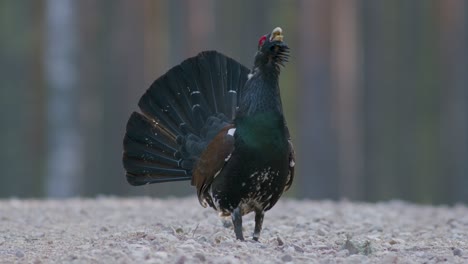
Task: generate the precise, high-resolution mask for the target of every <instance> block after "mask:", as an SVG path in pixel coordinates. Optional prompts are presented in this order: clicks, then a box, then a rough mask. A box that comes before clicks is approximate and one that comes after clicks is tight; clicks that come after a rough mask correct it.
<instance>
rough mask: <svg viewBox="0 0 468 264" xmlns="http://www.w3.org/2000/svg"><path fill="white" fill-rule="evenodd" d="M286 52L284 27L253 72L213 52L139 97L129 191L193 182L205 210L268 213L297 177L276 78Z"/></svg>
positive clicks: (131, 132)
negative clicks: (134, 186)
mask: <svg viewBox="0 0 468 264" xmlns="http://www.w3.org/2000/svg"><path fill="white" fill-rule="evenodd" d="M288 55H289V48H288V46H287V45H286V43H284V42H283V35H282V30H281V28H275V29H274V30H273V31H272V32H271V33H270V34H268V35H265V36H262V37H261V38H260V40H259V43H258V50H257V53H256V55H255V59H254V65H253V68H252V69H251V70H249V69H247V68H246V67H245V66H243V65H242V64H240V63H238V62H236V61H235V60H233V59H231V58H229V57H227V56H224V55H223V54H221V53H218V52H216V51H205V52H202V53H200V54H198V55H197V56H195V57H193V58H189V59H187V60H185V61H183V62H182V63H181V64H179V65H177V66H175V67H174V68H172V69H170V70H169V71H168V72H167V73H166V74H164V75H163V76H161V77H160V78H158V79H157V80H156V81H155V82H154V83H153V84H152V85H151V86H150V88H149V89H148V90H147V91H146V93H145V94H144V95H143V96H142V97H141V99H140V101H139V104H138V105H139V107H140V109H141V112H142V113H138V112H134V113H133V114H132V115H131V116H130V119H129V120H128V123H127V131H126V134H125V138H124V153H123V164H124V167H125V170H126V171H127V174H126V176H127V180H128V182H129V183H130V184H132V185H143V184H149V183H160V182H168V181H181V180H190V181H191V183H192V185H194V186H195V187H196V189H197V195H198V199H199V201H200V203H201V205H202V206H203V207H206V206H210V207H212V208H214V209H215V210H217V211H218V212H220V214H221V215H222V216H231V218H232V222H233V224H234V231H235V234H236V237H237V239H240V240H243V239H244V236H243V234H242V216H243V215H245V214H247V213H250V212H255V228H254V234H253V239H254V240H258V238H259V236H260V231H261V228H262V222H263V216H264V212H265V211H268V210H269V209H271V208H272V207H273V206H274V205H275V203H276V202H277V201H278V199H279V198H280V196H281V195H282V193H283V192H284V191H286V190H287V189H288V188H289V187H290V186H291V183H292V181H293V178H294V150H293V147H292V143H291V140H290V136H289V131H288V128H287V126H286V121H285V119H284V115H283V109H282V104H281V97H280V90H279V85H278V77H279V74H280V66H284V63H285V62H286V61H287V59H288Z"/></svg>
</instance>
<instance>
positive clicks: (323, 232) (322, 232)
mask: <svg viewBox="0 0 468 264" xmlns="http://www.w3.org/2000/svg"><path fill="white" fill-rule="evenodd" d="M326 234H327V233H326V232H325V230H323V229H322V228H320V229H318V230H317V235H319V236H325V235H326Z"/></svg>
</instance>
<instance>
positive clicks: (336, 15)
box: [0, 0, 468, 204]
mask: <svg viewBox="0 0 468 264" xmlns="http://www.w3.org/2000/svg"><path fill="white" fill-rule="evenodd" d="M276 26H281V27H282V28H283V32H284V35H285V41H286V42H287V43H288V44H289V46H290V48H291V55H292V57H291V60H290V63H288V64H287V66H286V68H285V69H284V70H283V72H282V74H281V89H282V96H283V103H284V108H285V112H286V115H287V119H288V124H289V126H290V130H291V131H292V135H293V140H294V143H295V146H296V150H297V172H296V181H295V184H294V188H293V189H292V191H290V192H288V194H287V195H289V196H293V197H299V198H313V199H341V198H349V199H352V200H363V201H378V200H388V199H404V200H409V201H414V202H421V203H435V204H440V203H449V204H452V203H456V202H464V203H466V202H468V1H463V0H439V1H431V0H427V1H426V0H419V1H417V0H415V1H407V0H398V1H390V0H388V1H375V0H335V1H328V0H322V1H320V0H316V1H314V0H311V1H309V0H303V1H280V0H269V1H266V0H262V1H249V0H241V1H215V0H187V1H184V0H165V1H163V0H160V1H157V0H154V1H151V0H142V1H132V0H101V1H93V0H80V1H75V0H34V1H33V0H30V1H28V0H2V1H0V75H1V78H0V121H1V122H0V124H1V130H0V146H1V148H2V151H1V152H0V167H1V172H0V197H70V196H95V195H99V194H104V195H155V196H168V195H188V194H191V195H193V194H194V193H195V190H194V189H193V188H192V187H191V186H190V183H189V182H179V183H166V184H159V185H150V186H144V187H131V186H129V185H128V184H127V183H126V180H125V177H124V171H123V168H122V165H121V155H122V139H123V135H124V132H125V131H124V130H125V125H126V121H127V118H128V117H129V115H130V113H131V112H132V111H135V110H137V102H138V99H139V97H140V96H141V95H142V94H143V92H144V91H145V90H146V89H147V88H148V87H149V85H150V84H151V83H152V82H153V80H154V79H156V78H157V77H158V76H160V75H161V74H163V73H164V72H166V71H167V70H168V69H169V68H170V67H172V66H174V65H176V64H178V63H179V62H181V61H182V60H183V59H185V58H187V57H189V56H193V55H196V54H197V53H198V52H200V51H202V50H209V49H216V50H218V51H221V52H223V53H225V54H226V55H228V56H230V57H232V58H235V59H236V60H238V61H240V62H241V63H243V64H244V65H246V66H248V67H251V65H252V63H253V56H254V53H255V51H256V48H257V41H258V39H259V37H260V36H262V35H264V34H267V33H269V32H271V30H272V29H273V28H274V27H276Z"/></svg>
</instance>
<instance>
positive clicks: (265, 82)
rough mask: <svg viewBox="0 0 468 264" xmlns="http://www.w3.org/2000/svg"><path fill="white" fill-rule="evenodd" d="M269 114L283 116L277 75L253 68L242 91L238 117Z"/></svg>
mask: <svg viewBox="0 0 468 264" xmlns="http://www.w3.org/2000/svg"><path fill="white" fill-rule="evenodd" d="M263 113H271V114H276V115H280V116H282V115H283V107H282V103H281V96H280V90H279V85H278V74H275V73H274V72H271V71H267V72H265V71H262V70H259V69H256V68H254V70H252V73H251V74H250V75H249V79H248V80H247V82H246V83H245V86H244V89H243V90H242V98H241V101H240V104H239V109H238V112H237V116H238V117H247V116H254V115H257V114H263Z"/></svg>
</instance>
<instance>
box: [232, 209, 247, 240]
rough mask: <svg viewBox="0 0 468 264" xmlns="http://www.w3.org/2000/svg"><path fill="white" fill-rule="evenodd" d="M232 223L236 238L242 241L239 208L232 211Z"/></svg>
mask: <svg viewBox="0 0 468 264" xmlns="http://www.w3.org/2000/svg"><path fill="white" fill-rule="evenodd" d="M231 217H232V223H233V224H234V232H235V233H236V238H237V239H239V240H241V241H244V235H242V214H241V211H240V207H237V208H236V209H234V211H233V212H232V214H231Z"/></svg>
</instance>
